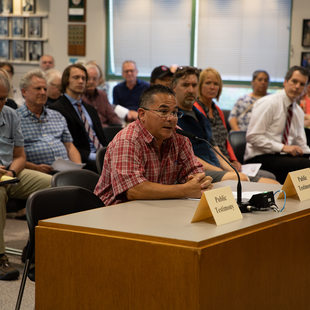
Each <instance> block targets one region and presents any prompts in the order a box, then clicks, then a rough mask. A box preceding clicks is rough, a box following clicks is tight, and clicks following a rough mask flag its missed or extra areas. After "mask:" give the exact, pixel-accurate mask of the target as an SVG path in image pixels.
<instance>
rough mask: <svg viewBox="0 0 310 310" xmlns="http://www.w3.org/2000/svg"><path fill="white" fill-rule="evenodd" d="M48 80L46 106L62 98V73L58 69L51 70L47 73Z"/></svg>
mask: <svg viewBox="0 0 310 310" xmlns="http://www.w3.org/2000/svg"><path fill="white" fill-rule="evenodd" d="M45 78H46V83H47V84H46V87H47V88H46V94H47V100H46V105H47V106H49V105H50V104H51V103H53V102H55V101H57V100H58V99H59V98H60V96H61V91H60V90H61V73H60V71H58V70H56V69H49V70H47V71H46V72H45Z"/></svg>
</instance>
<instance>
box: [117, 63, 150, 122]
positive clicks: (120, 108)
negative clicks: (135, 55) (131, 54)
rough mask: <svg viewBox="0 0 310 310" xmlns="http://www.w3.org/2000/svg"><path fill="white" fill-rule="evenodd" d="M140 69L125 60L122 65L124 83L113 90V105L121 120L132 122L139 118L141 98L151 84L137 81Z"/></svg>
mask: <svg viewBox="0 0 310 310" xmlns="http://www.w3.org/2000/svg"><path fill="white" fill-rule="evenodd" d="M137 75H138V69H137V65H136V63H135V62H134V61H133V60H125V61H124V62H123V65H122V76H123V78H124V81H123V82H121V83H119V84H117V85H116V86H115V87H114V88H113V105H114V106H115V110H114V111H115V113H116V114H117V115H118V117H119V118H120V119H124V120H125V121H127V122H132V121H134V120H136V119H137V117H138V113H137V110H138V107H139V98H140V96H141V94H142V93H143V91H144V90H145V89H147V88H148V87H149V86H150V85H149V83H147V82H145V81H143V80H140V79H137Z"/></svg>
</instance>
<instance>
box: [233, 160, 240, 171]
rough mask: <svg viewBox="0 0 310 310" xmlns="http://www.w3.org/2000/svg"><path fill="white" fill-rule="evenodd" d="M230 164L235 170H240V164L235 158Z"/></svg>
mask: <svg viewBox="0 0 310 310" xmlns="http://www.w3.org/2000/svg"><path fill="white" fill-rule="evenodd" d="M231 165H232V166H233V167H234V168H236V170H237V171H239V172H241V168H242V165H241V164H240V163H239V162H238V161H237V160H234V161H232V162H231Z"/></svg>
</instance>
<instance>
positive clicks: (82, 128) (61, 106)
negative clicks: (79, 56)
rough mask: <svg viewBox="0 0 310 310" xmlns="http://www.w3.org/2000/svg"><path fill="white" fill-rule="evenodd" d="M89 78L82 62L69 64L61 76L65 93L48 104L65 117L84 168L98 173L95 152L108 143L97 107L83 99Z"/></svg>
mask: <svg viewBox="0 0 310 310" xmlns="http://www.w3.org/2000/svg"><path fill="white" fill-rule="evenodd" d="M87 78H88V75H87V71H86V69H85V67H84V66H82V65H81V64H73V65H70V66H68V67H67V68H66V69H65V70H64V72H63V74H62V79H61V92H62V93H63V94H64V95H63V96H61V97H60V98H59V100H57V101H56V102H54V103H52V104H50V106H49V107H50V108H51V109H55V110H57V111H59V112H60V113H61V114H62V115H63V116H64V117H65V118H66V121H67V124H68V128H69V130H70V133H71V135H72V138H73V143H74V145H75V146H76V148H77V149H78V150H79V152H80V154H81V158H82V162H83V163H86V167H85V168H86V169H90V170H93V171H96V172H97V168H96V152H97V150H98V149H99V147H100V146H101V145H102V146H105V145H106V144H107V143H106V139H105V137H104V133H103V130H102V126H101V123H100V119H99V116H98V114H97V111H96V109H95V108H93V107H92V106H90V105H89V104H87V103H85V102H83V101H82V95H83V93H84V91H85V87H86V83H87Z"/></svg>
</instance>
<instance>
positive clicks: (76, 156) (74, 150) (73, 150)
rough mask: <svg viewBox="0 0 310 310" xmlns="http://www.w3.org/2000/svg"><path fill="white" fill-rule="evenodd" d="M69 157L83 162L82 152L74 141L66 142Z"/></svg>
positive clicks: (76, 161)
mask: <svg viewBox="0 0 310 310" xmlns="http://www.w3.org/2000/svg"><path fill="white" fill-rule="evenodd" d="M64 145H65V147H66V149H67V154H68V157H69V159H70V160H71V161H73V162H75V163H78V164H80V163H81V162H82V160H81V155H80V152H79V151H78V150H77V148H76V147H75V146H74V144H73V143H64Z"/></svg>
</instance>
